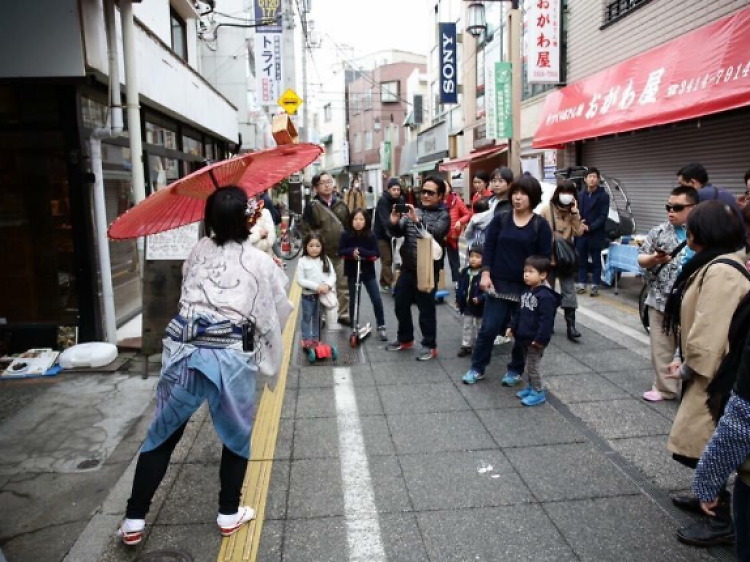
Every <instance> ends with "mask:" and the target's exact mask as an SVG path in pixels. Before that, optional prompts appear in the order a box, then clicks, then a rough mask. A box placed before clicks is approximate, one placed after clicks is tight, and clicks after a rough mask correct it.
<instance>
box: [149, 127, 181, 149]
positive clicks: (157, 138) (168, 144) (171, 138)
mask: <svg viewBox="0 0 750 562" xmlns="http://www.w3.org/2000/svg"><path fill="white" fill-rule="evenodd" d="M146 144H155V145H157V146H163V147H164V148H169V149H171V150H177V133H176V132H174V131H171V130H169V129H167V128H166V127H162V126H161V125H157V124H155V123H151V122H150V121H146Z"/></svg>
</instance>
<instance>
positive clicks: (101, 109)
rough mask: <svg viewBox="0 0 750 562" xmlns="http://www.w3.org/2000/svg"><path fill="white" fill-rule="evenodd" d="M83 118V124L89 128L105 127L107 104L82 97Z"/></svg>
mask: <svg viewBox="0 0 750 562" xmlns="http://www.w3.org/2000/svg"><path fill="white" fill-rule="evenodd" d="M81 118H82V120H83V126H84V127H88V128H89V129H96V128H97V127H104V126H105V125H106V124H107V106H106V104H103V103H99V102H98V101H94V100H92V99H91V98H86V97H81Z"/></svg>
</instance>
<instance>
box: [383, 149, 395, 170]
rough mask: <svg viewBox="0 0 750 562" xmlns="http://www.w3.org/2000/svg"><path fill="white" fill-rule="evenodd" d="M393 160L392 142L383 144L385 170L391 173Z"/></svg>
mask: <svg viewBox="0 0 750 562" xmlns="http://www.w3.org/2000/svg"><path fill="white" fill-rule="evenodd" d="M392 158H393V152H392V151H391V141H385V142H384V143H383V160H384V162H383V169H384V170H388V171H389V173H390V169H391V159H392Z"/></svg>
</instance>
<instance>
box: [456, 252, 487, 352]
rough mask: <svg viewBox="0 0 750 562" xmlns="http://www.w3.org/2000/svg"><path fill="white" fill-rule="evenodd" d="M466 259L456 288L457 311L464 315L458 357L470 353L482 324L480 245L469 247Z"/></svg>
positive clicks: (482, 295)
mask: <svg viewBox="0 0 750 562" xmlns="http://www.w3.org/2000/svg"><path fill="white" fill-rule="evenodd" d="M468 261H469V265H468V266H467V267H465V268H463V269H462V270H461V275H460V276H459V278H458V290H457V291H456V303H457V304H458V311H459V312H460V313H461V316H463V317H464V329H463V336H462V339H461V349H459V350H458V356H459V357H466V356H467V355H471V351H472V349H473V348H474V342H475V341H476V340H477V331H478V330H479V327H480V326H481V325H482V316H483V315H484V300H485V297H486V295H485V293H484V291H482V290H481V289H480V288H479V281H480V280H481V279H482V247H481V246H472V247H471V248H469V260H468Z"/></svg>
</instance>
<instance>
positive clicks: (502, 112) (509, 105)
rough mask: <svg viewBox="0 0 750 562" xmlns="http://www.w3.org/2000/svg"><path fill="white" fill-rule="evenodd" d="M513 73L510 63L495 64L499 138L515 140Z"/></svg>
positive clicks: (496, 112)
mask: <svg viewBox="0 0 750 562" xmlns="http://www.w3.org/2000/svg"><path fill="white" fill-rule="evenodd" d="M512 79H513V72H512V67H511V64H510V63H509V62H496V63H495V119H497V138H499V139H501V138H509V139H510V138H513V87H512V86H513V83H512Z"/></svg>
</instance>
